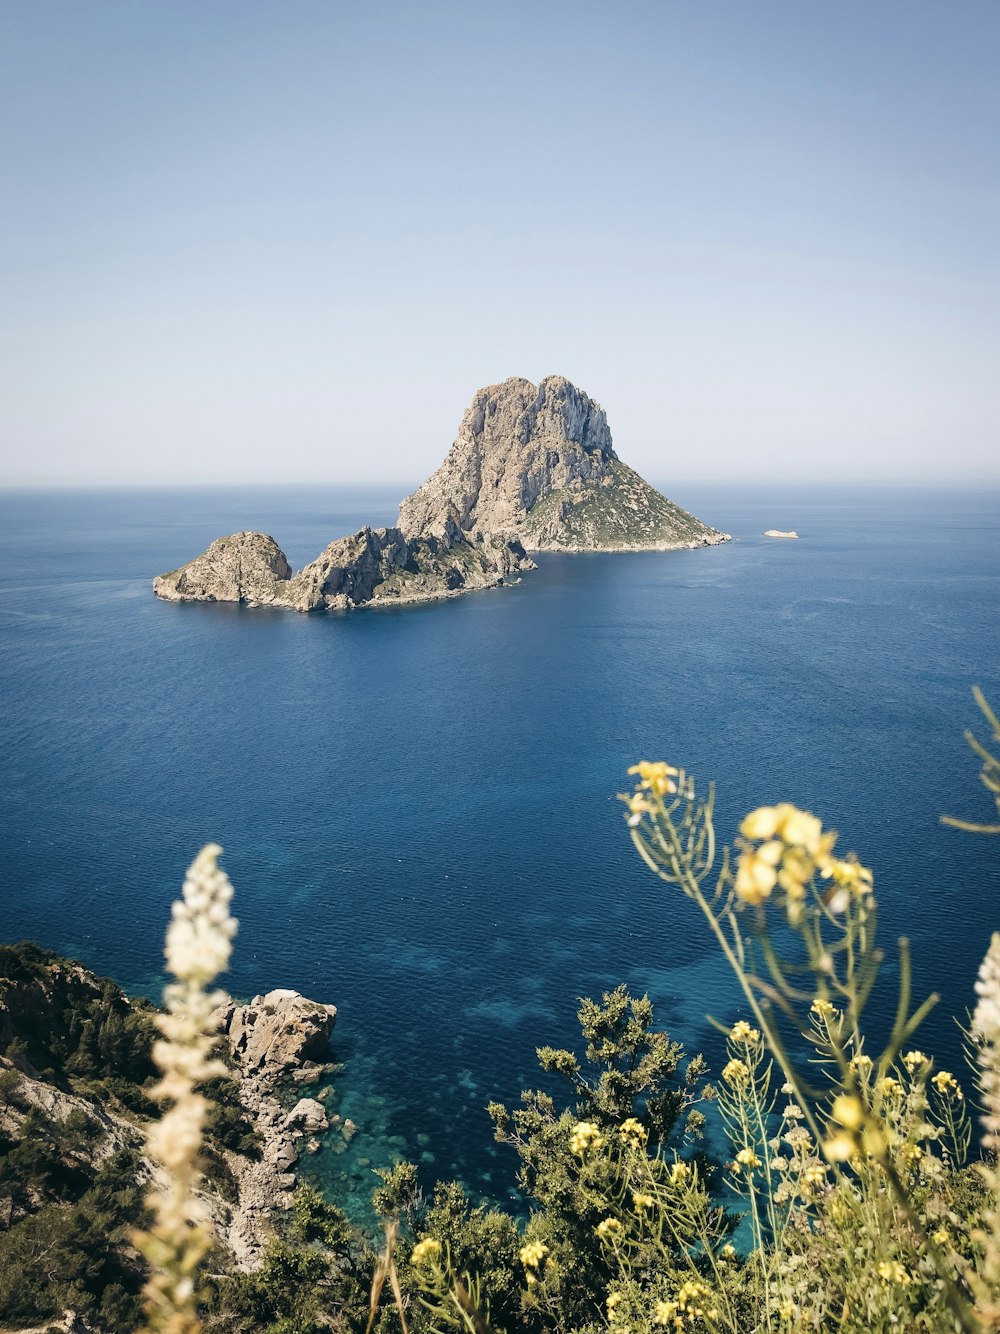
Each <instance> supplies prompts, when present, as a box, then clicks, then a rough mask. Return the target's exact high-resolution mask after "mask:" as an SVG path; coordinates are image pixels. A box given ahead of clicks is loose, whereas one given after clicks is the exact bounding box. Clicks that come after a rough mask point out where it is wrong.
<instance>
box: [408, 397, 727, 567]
mask: <svg viewBox="0 0 1000 1334" xmlns="http://www.w3.org/2000/svg"><path fill="white" fill-rule="evenodd" d="M456 514H457V518H458V523H459V525H460V526H461V528H462V530H463V531H464V532H465V533H468V534H469V535H470V536H472V537H474V538H476V539H479V540H481V539H483V538H485V537H500V536H505V537H516V538H517V539H518V540H519V541H520V542H521V543H522V544H523V545H524V546H525V547H526V548H527V549H528V550H529V551H665V550H671V549H674V548H677V547H698V546H710V545H713V544H714V543H717V542H725V541H726V540H727V538H728V534H726V533H720V532H719V531H718V530H717V529H715V528H710V527H709V526H708V525H707V524H704V523H702V522H701V521H700V520H699V519H696V518H695V517H694V516H693V515H692V514H688V513H687V511H686V510H682V509H681V508H680V506H679V505H675V504H674V503H673V501H671V500H668V499H667V498H666V497H665V496H662V495H661V494H660V493H659V491H657V490H655V489H654V488H653V487H652V486H650V485H649V483H648V482H645V481H643V479H642V478H641V477H640V476H639V474H638V473H637V472H635V471H634V470H633V469H632V468H630V467H628V466H627V464H624V463H622V461H621V460H620V459H619V458H618V456H617V455H616V454H615V451H614V449H613V447H612V443H611V432H610V430H609V429H608V419H607V417H606V415H605V413H604V409H603V408H602V407H601V406H600V405H599V404H598V403H595V402H594V400H593V399H592V398H589V397H588V396H587V395H586V394H585V393H583V392H582V391H581V390H579V389H577V388H576V386H575V385H572V384H570V382H569V380H567V379H565V378H564V377H563V376H561V375H549V376H547V377H546V378H545V379H544V380H542V381H541V383H540V384H538V385H537V386H536V385H533V384H531V383H530V381H528V380H522V379H519V378H517V377H514V378H512V379H510V380H504V382H503V384H497V385H489V386H488V387H487V388H485V389H480V390H479V392H478V393H477V394H476V396H475V398H473V400H472V405H471V407H470V408H469V409H468V411H467V412H466V414H465V416H464V417H463V418H462V424H461V426H460V427H459V431H458V438H457V439H456V441H455V443H454V444H453V445H452V447H451V450H450V452H449V454H448V456H447V458H446V459H445V461H444V462H443V463H442V465H441V467H440V468H438V470H437V472H436V473H435V474H434V475H433V477H430V478H428V480H427V481H426V482H424V484H423V486H421V487H420V488H419V489H418V490H416V491H415V492H414V493H413V495H412V496H409V497H407V499H406V500H404V501H403V503H402V505H401V506H400V509H399V526H400V528H401V529H402V530H403V532H404V533H406V534H407V535H408V536H411V537H414V536H419V537H423V536H426V535H429V534H433V533H438V532H440V531H441V530H442V526H443V524H444V523H445V522H446V519H447V518H448V517H449V516H452V515H456Z"/></svg>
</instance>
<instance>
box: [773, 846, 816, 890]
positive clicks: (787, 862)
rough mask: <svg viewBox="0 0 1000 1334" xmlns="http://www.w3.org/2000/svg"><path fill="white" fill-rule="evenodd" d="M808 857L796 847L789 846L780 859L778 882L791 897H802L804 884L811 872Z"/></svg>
mask: <svg viewBox="0 0 1000 1334" xmlns="http://www.w3.org/2000/svg"><path fill="white" fill-rule="evenodd" d="M813 869H814V868H813V864H812V861H811V860H810V859H809V857H808V856H807V855H806V854H805V853H804V852H802V851H801V850H800V849H798V848H790V849H789V850H788V851H786V853H785V855H784V857H782V859H781V870H780V872H779V873H778V884H779V885H780V886H781V888H782V889H783V890H784V891H785V893H786V894H787V895H788V897H789V898H791V899H804V898H805V896H806V885H807V884H808V883H809V880H810V878H811V876H812V873H813Z"/></svg>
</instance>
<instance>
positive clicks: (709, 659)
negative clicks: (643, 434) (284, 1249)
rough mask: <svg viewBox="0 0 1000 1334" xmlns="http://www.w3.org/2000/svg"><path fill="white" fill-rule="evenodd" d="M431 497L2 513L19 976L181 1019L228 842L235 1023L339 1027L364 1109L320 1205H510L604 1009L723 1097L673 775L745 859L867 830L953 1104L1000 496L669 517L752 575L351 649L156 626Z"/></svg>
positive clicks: (462, 612)
mask: <svg viewBox="0 0 1000 1334" xmlns="http://www.w3.org/2000/svg"><path fill="white" fill-rule="evenodd" d="M407 489H408V488H407V487H405V486H402V485H401V486H398V487H394V488H382V489H367V490H358V489H356V490H350V489H328V490H323V489H320V488H310V489H308V490H294V489H284V490H271V491H265V490H226V491H222V490H219V491H210V490H201V491H183V490H176V491H170V490H158V491H129V490H120V491H108V492H102V493H96V492H60V493H56V492H46V493H41V492H39V493H8V494H6V495H5V496H3V497H2V498H0V711H2V720H3V728H2V736H3V741H2V754H0V803H2V812H0V828H2V837H3V852H2V868H0V877H2V879H0V937H2V938H4V939H7V940H16V939H20V938H24V937H31V938H34V939H35V940H38V941H39V942H41V943H43V944H45V945H47V946H50V947H52V948H54V949H57V950H60V951H64V952H66V953H68V954H71V955H75V956H77V957H79V958H81V959H83V960H84V961H85V962H86V963H87V964H89V965H90V966H92V967H93V968H95V969H97V970H98V971H99V972H101V973H106V974H110V975H111V976H113V977H114V978H116V979H117V980H118V981H119V982H120V983H122V985H124V986H125V988H126V989H128V990H131V991H133V992H137V993H148V994H156V992H157V991H158V989H159V987H160V986H161V984H162V977H161V973H160V968H161V961H162V938H163V931H164V925H165V922H166V919H167V915H168V911H169V904H170V902H171V900H172V899H173V898H174V896H175V895H176V894H177V892H178V888H179V886H180V882H181V879H182V877H183V872H184V869H185V867H186V866H187V864H188V863H189V862H190V860H191V859H192V857H193V855H194V854H195V852H196V851H197V849H198V848H199V847H200V846H201V844H202V843H204V842H206V841H208V840H215V841H218V842H219V843H221V844H223V846H224V847H225V849H226V857H225V863H226V865H227V867H228V870H229V873H230V876H231V878H232V880H233V882H234V884H235V886H236V892H237V899H236V911H237V914H238V916H239V918H240V922H241V926H240V934H239V937H238V941H237V949H236V954H235V959H234V966H233V969H232V972H231V974H230V977H229V986H230V989H231V990H232V991H233V992H234V993H235V994H236V995H238V996H250V995H252V994H254V993H255V992H260V991H266V990H268V989H270V988H272V987H294V988H296V989H298V990H300V991H302V992H303V993H305V994H306V995H309V996H312V997H315V998H316V999H318V1000H323V1001H331V1002H333V1003H334V1004H336V1005H337V1006H338V1008H339V1017H338V1024H337V1030H336V1034H335V1051H336V1056H337V1059H338V1060H339V1061H340V1062H342V1063H343V1068H342V1070H340V1071H339V1073H338V1074H337V1075H336V1076H335V1078H334V1080H333V1082H334V1084H335V1086H336V1106H337V1109H338V1111H340V1113H341V1114H342V1115H343V1116H349V1117H351V1118H352V1119H353V1120H354V1121H356V1122H357V1124H358V1126H359V1127H360V1130H359V1134H358V1135H357V1137H356V1138H355V1140H354V1141H353V1142H352V1143H351V1145H350V1147H349V1148H347V1149H346V1150H345V1149H344V1148H343V1142H342V1141H341V1140H339V1138H338V1137H336V1136H333V1137H331V1138H330V1139H329V1140H328V1142H327V1143H326V1144H325V1145H324V1148H323V1149H322V1151H321V1152H320V1154H319V1155H317V1157H316V1159H315V1160H312V1162H311V1170H314V1171H315V1172H316V1173H317V1174H318V1176H319V1178H320V1179H321V1180H322V1182H323V1183H324V1185H325V1186H326V1188H327V1189H328V1190H329V1191H330V1192H331V1193H332V1194H333V1195H334V1197H335V1198H338V1199H339V1200H340V1201H341V1202H342V1203H345V1204H347V1206H348V1207H349V1208H351V1209H352V1211H354V1212H355V1213H358V1212H359V1211H360V1210H361V1208H362V1205H363V1201H364V1200H365V1198H366V1197H367V1194H368V1192H369V1191H370V1189H371V1187H372V1185H373V1184H374V1178H373V1167H377V1166H379V1165H384V1164H385V1163H387V1162H388V1161H390V1160H391V1159H392V1158H393V1157H399V1156H407V1157H410V1158H413V1159H416V1160H417V1161H419V1162H421V1164H422V1170H423V1172H424V1176H425V1180H426V1181H427V1183H428V1184H429V1183H432V1182H433V1180H434V1179H435V1178H436V1177H450V1176H456V1175H457V1176H460V1177H461V1178H462V1179H463V1180H464V1181H465V1182H466V1183H467V1184H468V1185H469V1187H470V1188H471V1189H472V1190H473V1191H474V1192H476V1193H480V1192H481V1193H483V1194H485V1195H487V1196H490V1197H492V1198H500V1199H503V1198H505V1197H507V1196H508V1195H510V1193H511V1191H512V1188H513V1181H514V1167H515V1163H514V1161H513V1158H512V1155H511V1153H510V1152H509V1151H508V1150H505V1149H498V1148H496V1147H495V1146H493V1145H492V1143H491V1139H490V1128H489V1123H488V1119H487V1117H486V1115H485V1112H484V1107H485V1105H486V1103H487V1102H488V1101H489V1100H491V1099H501V1100H505V1101H507V1102H510V1101H512V1100H516V1098H517V1096H518V1092H519V1090H520V1089H521V1088H522V1087H527V1086H529V1085H535V1084H537V1082H538V1081H537V1078H536V1074H535V1070H536V1064H535V1056H534V1051H535V1047H536V1046H537V1045H539V1044H542V1043H550V1044H553V1045H563V1044H569V1043H572V1042H573V1039H574V1033H575V1032H576V1019H575V1010H576V1005H577V998H578V997H580V996H583V995H594V994H597V993H599V992H600V991H601V990H602V988H608V987H612V986H614V985H615V984H616V983H618V982H626V983H628V985H629V986H630V987H632V988H633V989H635V990H637V991H639V992H645V991H648V992H649V994H650V995H651V996H652V998H653V999H654V1001H655V1003H656V1007H657V1013H658V1017H659V1020H660V1022H661V1023H662V1024H663V1025H664V1026H665V1027H667V1028H668V1029H669V1030H670V1031H671V1032H672V1034H673V1035H674V1036H676V1037H679V1038H682V1039H683V1040H684V1041H685V1042H686V1043H687V1044H688V1045H689V1047H690V1048H691V1049H692V1050H697V1049H700V1048H704V1049H705V1050H706V1051H707V1053H708V1055H709V1057H710V1058H711V1059H712V1060H714V1061H715V1063H716V1068H717V1065H718V1056H719V1050H718V1042H717V1040H716V1038H715V1036H714V1034H713V1031H712V1030H711V1029H710V1027H709V1026H708V1024H707V1022H706V1014H707V1013H709V1012H711V1013H713V1014H715V1015H716V1016H718V1017H719V1018H721V1019H723V1020H726V1021H727V1022H728V1021H731V1020H733V1019H735V1018H736V1017H737V1016H738V1015H739V1014H740V1013H741V1007H740V1000H739V995H738V992H737V988H736V985H735V983H734V981H733V980H732V978H731V977H730V976H729V975H728V974H727V971H726V968H725V966H724V964H723V962H722V961H721V959H720V958H719V956H718V954H717V951H716V949H715V948H714V947H713V945H712V943H711V941H710V940H709V939H708V936H707V932H706V928H705V926H704V924H703V923H702V921H701V920H700V919H699V917H698V916H697V914H696V912H695V910H694V909H693V907H692V905H690V904H689V903H688V902H687V901H686V900H684V899H682V898H680V897H679V896H678V895H677V894H676V893H672V892H671V891H670V890H669V889H668V888H667V887H666V886H664V885H662V884H660V883H659V882H658V881H657V880H656V879H655V878H653V877H652V876H651V875H650V874H649V873H648V872H646V871H645V870H644V868H643V866H642V865H641V864H640V862H639V860H638V858H637V857H636V855H635V853H634V851H633V849H632V847H631V844H630V842H629V839H628V836H627V831H626V829H625V827H624V823H623V818H622V812H621V807H620V805H619V803H618V802H617V801H616V798H615V794H616V792H618V791H621V790H622V789H623V788H624V787H625V786H626V785H627V782H628V780H627V778H626V772H625V771H626V769H627V768H628V766H629V765H630V764H632V763H633V762H634V761H635V760H636V759H639V758H644V757H645V758H664V759H667V760H669V761H671V762H673V763H675V764H683V765H684V766H685V767H686V768H687V769H688V770H689V771H691V772H693V773H694V774H695V775H696V776H697V777H698V779H699V781H701V782H703V783H707V782H708V781H709V780H710V779H714V780H716V781H717V783H718V823H719V827H720V830H721V833H722V834H723V836H724V837H731V836H732V834H733V832H734V830H735V827H736V825H737V823H738V821H739V819H740V818H741V816H742V814H743V813H744V812H745V811H746V810H748V809H750V808H751V807H753V806H756V805H759V804H762V803H770V802H774V801H778V800H789V801H793V802H796V803H797V804H799V805H801V806H804V807H807V808H809V809H811V810H813V811H815V812H816V813H818V814H820V815H821V816H822V817H823V819H824V821H825V822H826V823H827V824H829V825H832V826H834V827H835V828H837V829H838V830H839V831H840V833H841V847H843V848H844V849H848V848H854V849H856V850H857V851H858V853H859V854H860V856H861V858H862V860H863V861H865V862H866V863H867V864H869V865H871V866H872V867H873V868H874V871H875V882H876V889H877V891H878V894H879V898H880V902H881V907H882V912H881V919H880V930H881V932H882V938H883V943H884V944H885V946H886V949H887V956H888V961H887V965H886V967H885V969H884V984H883V986H882V988H881V989H880V991H879V993H878V994H877V996H876V998H875V1000H874V1002H873V1009H872V1020H873V1025H874V1026H875V1027H876V1028H877V1027H878V1026H879V1024H880V1022H883V1021H884V1019H885V1016H886V1014H887V1013H888V1012H889V1010H890V1008H891V1006H892V1004H893V1003H894V983H895V978H894V969H893V966H892V957H893V953H894V941H895V939H896V937H897V936H899V935H901V934H903V933H905V934H906V935H908V936H909V937H910V938H911V940H912V943H913V954H914V960H915V986H916V990H917V993H918V994H924V993H927V992H929V991H931V990H935V989H936V990H937V991H939V992H940V993H941V1002H940V1004H939V1006H938V1007H937V1009H936V1010H935V1012H934V1014H933V1015H932V1017H931V1019H930V1020H929V1021H928V1022H927V1024H926V1027H925V1029H924V1030H923V1032H922V1035H921V1038H920V1045H921V1046H923V1047H924V1048H925V1049H927V1050H931V1051H935V1052H936V1053H937V1054H938V1056H939V1059H940V1060H941V1061H942V1062H943V1063H946V1064H949V1065H952V1066H954V1065H955V1064H956V1063H957V1062H958V1061H959V1059H960V1057H959V1033H958V1030H957V1028H956V1026H955V1023H954V1018H953V1017H954V1016H956V1015H957V1016H961V1015H962V1013H963V1011H964V1010H965V1008H966V1007H967V1006H969V1005H970V1004H971V1003H972V1002H973V999H974V997H973V990H972V986H973V981H974V978H975V973H976V969H977V966H978V964H979V961H980V959H981V957H982V955H983V953H984V951H985V949H986V947H987V944H988V942H989V937H990V933H991V932H992V931H993V929H994V928H1000V839H998V840H994V841H991V840H989V839H987V838H985V837H975V836H971V835H968V834H963V833H959V832H957V831H955V830H951V829H947V828H943V827H942V826H941V825H940V823H939V817H940V815H941V814H942V813H943V812H951V813H955V814H959V815H963V816H966V817H969V818H979V819H984V818H988V817H989V815H990V814H991V809H992V808H991V805H990V801H989V798H988V794H987V793H986V792H985V790H984V789H983V788H982V787H981V786H980V785H979V783H978V781H977V771H978V765H977V762H976V760H975V758H974V757H973V755H972V754H971V752H970V751H969V750H968V748H967V747H966V745H965V743H964V741H963V739H962V733H963V729H965V728H968V727H973V728H975V727H977V725H979V723H980V719H979V715H978V713H977V711H976V709H975V706H974V704H973V701H972V699H971V696H970V687H971V686H972V685H973V684H974V683H978V684H980V685H982V687H983V688H984V689H985V690H986V692H987V694H988V695H991V696H992V697H993V699H994V701H1000V634H998V615H997V613H998V610H1000V494H998V493H997V492H995V491H981V492H976V493H972V492H963V491H958V490H944V489H942V490H940V491H937V492H934V493H931V492H921V491H915V490H912V491H907V490H903V491H899V490H895V491H891V492H890V491H876V490H869V491H834V490H830V489H823V488H816V489H813V490H795V491H793V490H786V491H774V490H773V489H768V490H764V489H758V490H748V489H745V488H744V489H736V488H723V487H716V488H709V487H703V488H697V489H695V488H690V489H688V490H687V491H681V492H680V493H675V489H674V488H669V487H668V488H667V490H668V493H669V494H671V495H675V498H676V499H677V500H678V501H679V502H680V503H681V504H684V505H686V506H687V507H689V508H690V509H692V510H693V511H694V512H695V513H696V514H698V515H699V517H701V518H704V519H705V520H706V521H708V522H710V523H712V524H715V525H717V526H718V527H721V528H724V529H726V530H727V531H728V532H731V533H732V534H733V537H734V540H733V541H732V542H731V543H728V544H726V545H724V546H720V547H716V548H711V549H704V550H699V551H682V552H670V553H651V554H618V555H588V556H569V555H567V556H557V555H546V556H543V557H540V558H539V569H538V570H537V571H536V572H533V573H531V574H529V575H528V576H526V577H525V579H524V580H523V582H522V583H521V584H520V585H518V586H517V587H514V588H509V589H506V590H497V591H491V592H485V593H478V594H473V595H471V596H468V597H463V598H458V599H455V600H452V601H447V602H442V603H437V604H431V605H427V606H422V607H411V608H400V609H395V610H379V611H361V612H356V613H353V614H350V615H344V616H333V615H327V616H302V615H297V614H295V613H290V612H280V611H272V610H252V609H247V608H242V607H232V606H212V605H170V604H166V603H162V602H159V601H158V600H156V599H155V598H154V597H153V595H152V592H151V591H150V580H151V578H152V577H153V575H155V574H157V573H159V572H161V571H163V570H168V569H173V568H175V567H176V566H177V565H178V564H180V563H182V562H183V561H185V560H187V559H190V558H191V557H192V556H194V555H196V554H197V553H198V552H200V551H201V550H203V549H204V547H205V546H206V545H207V544H208V542H209V541H210V540H211V539H212V538H213V537H215V536H218V535H219V534H222V533H228V532H232V531H236V530H238V529H243V528H255V529H262V530H264V531H265V532H269V533H271V534H272V535H273V536H274V537H275V538H276V539H277V540H278V542H279V543H280V544H281V545H282V546H283V547H284V549H285V551H286V553H287V555H288V557H289V559H290V561H291V562H292V564H293V566H298V565H301V564H302V563H303V562H304V561H306V560H308V559H310V558H312V557H313V556H315V555H316V554H317V553H318V552H319V551H320V550H321V549H322V547H323V546H324V545H325V544H326V543H327V542H328V541H329V540H331V539H332V538H333V537H336V536H340V535H342V534H344V533H347V532H350V531H353V530H354V529H356V528H357V527H359V526H360V524H362V523H363V522H371V523H373V524H377V523H386V522H391V521H392V519H393V517H394V515H395V511H396V506H397V504H398V501H399V499H400V497H401V496H402V495H403V494H404V493H405V491H406V490H407ZM770 527H777V528H795V529H797V530H798V531H799V532H800V534H801V540H800V541H798V542H781V541H774V540H768V539H765V538H763V537H762V536H761V533H762V531H763V530H764V529H766V528H770ZM980 731H982V728H981V727H980ZM338 1150H340V1151H338Z"/></svg>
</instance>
